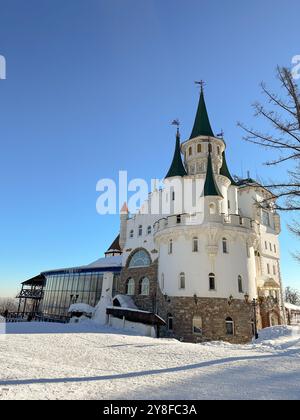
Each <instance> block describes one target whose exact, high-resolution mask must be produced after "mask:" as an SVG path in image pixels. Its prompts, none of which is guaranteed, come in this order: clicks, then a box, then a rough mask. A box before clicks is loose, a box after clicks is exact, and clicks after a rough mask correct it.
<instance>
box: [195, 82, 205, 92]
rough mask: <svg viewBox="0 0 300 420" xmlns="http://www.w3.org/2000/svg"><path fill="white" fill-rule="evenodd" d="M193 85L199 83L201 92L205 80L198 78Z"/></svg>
mask: <svg viewBox="0 0 300 420" xmlns="http://www.w3.org/2000/svg"><path fill="white" fill-rule="evenodd" d="M195 85H199V86H200V89H201V92H202V91H203V88H204V86H205V82H204V80H200V81H197V80H196V81H195Z"/></svg>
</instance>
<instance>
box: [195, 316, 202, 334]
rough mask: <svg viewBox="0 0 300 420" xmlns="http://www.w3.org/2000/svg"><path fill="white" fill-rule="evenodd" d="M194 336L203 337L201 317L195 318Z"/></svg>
mask: <svg viewBox="0 0 300 420" xmlns="http://www.w3.org/2000/svg"><path fill="white" fill-rule="evenodd" d="M193 334H195V335H202V318H201V316H194V318H193Z"/></svg>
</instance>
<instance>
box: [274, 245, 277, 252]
mask: <svg viewBox="0 0 300 420" xmlns="http://www.w3.org/2000/svg"><path fill="white" fill-rule="evenodd" d="M274 252H275V254H276V252H277V250H276V245H275V244H274Z"/></svg>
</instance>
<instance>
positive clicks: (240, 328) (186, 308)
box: [117, 260, 280, 344]
mask: <svg viewBox="0 0 300 420" xmlns="http://www.w3.org/2000/svg"><path fill="white" fill-rule="evenodd" d="M157 272H158V265H157V260H156V261H155V262H154V263H153V264H151V265H150V266H149V267H137V268H128V267H124V268H123V270H122V272H121V275H120V280H119V284H118V287H117V293H120V294H126V284H127V280H128V279H129V278H133V279H134V280H135V294H134V296H132V298H133V300H134V302H135V304H136V305H137V307H138V308H139V309H142V310H145V311H149V312H154V313H157V314H158V315H159V316H160V317H161V318H163V319H164V320H165V321H166V322H167V319H168V314H171V315H172V317H173V330H172V331H169V330H168V328H167V327H160V331H159V334H160V337H172V338H176V339H178V340H182V341H187V342H194V343H197V342H204V341H221V340H222V341H227V342H230V343H237V344H242V343H248V342H250V341H251V339H252V337H253V324H252V322H253V318H254V312H253V311H254V309H253V306H252V304H251V302H249V303H246V302H245V301H244V300H238V299H234V300H233V301H232V302H230V304H229V303H228V300H227V299H220V298H200V297H175V296H165V295H163V294H162V292H161V290H160V287H159V285H158V281H157ZM143 277H148V278H149V280H150V294H149V296H142V295H140V286H139V284H140V280H141V279H142V278H143ZM271 303H272V302H270V301H268V304H266V303H264V304H262V302H260V305H259V309H257V325H258V328H261V327H266V326H270V323H269V321H268V320H269V318H270V316H269V314H270V311H272V312H274V313H276V314H277V313H278V314H279V313H280V312H278V310H277V306H278V305H273V304H272V305H271ZM278 316H279V315H278ZM194 317H201V319H202V335H196V334H194V333H193V318H194ZM226 318H231V319H232V320H233V322H234V334H233V335H228V334H227V333H226V322H225V321H226ZM278 323H280V316H279V318H278Z"/></svg>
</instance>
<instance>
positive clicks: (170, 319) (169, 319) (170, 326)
mask: <svg viewBox="0 0 300 420" xmlns="http://www.w3.org/2000/svg"><path fill="white" fill-rule="evenodd" d="M167 326H168V330H169V331H173V315H172V314H168V317H167Z"/></svg>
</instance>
